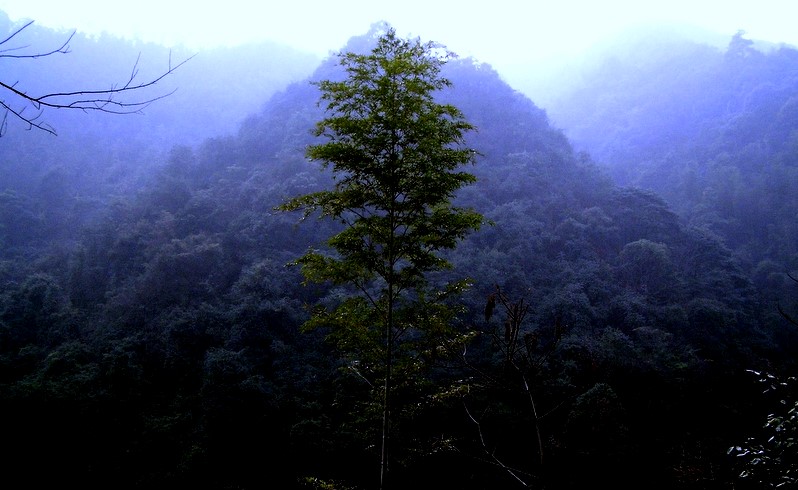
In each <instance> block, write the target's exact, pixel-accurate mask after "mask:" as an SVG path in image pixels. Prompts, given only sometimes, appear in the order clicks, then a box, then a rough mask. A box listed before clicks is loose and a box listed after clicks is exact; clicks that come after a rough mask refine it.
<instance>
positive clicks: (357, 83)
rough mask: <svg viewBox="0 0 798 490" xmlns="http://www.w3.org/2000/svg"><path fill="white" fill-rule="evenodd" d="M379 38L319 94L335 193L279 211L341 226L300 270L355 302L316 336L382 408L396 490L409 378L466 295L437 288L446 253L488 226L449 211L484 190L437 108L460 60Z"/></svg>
mask: <svg viewBox="0 0 798 490" xmlns="http://www.w3.org/2000/svg"><path fill="white" fill-rule="evenodd" d="M378 27H380V28H383V30H382V31H380V32H378V34H379V37H378V38H377V39H376V45H375V47H374V48H373V49H372V50H371V51H370V52H368V53H366V54H358V53H355V52H346V53H342V54H341V55H340V60H339V61H340V65H341V66H342V67H343V68H344V70H345V73H346V76H345V77H344V78H343V79H341V80H337V81H335V80H325V81H321V82H318V83H317V85H318V87H319V89H320V91H321V102H323V103H326V105H327V107H326V109H327V113H326V114H327V117H325V118H324V119H323V120H321V121H320V122H319V123H318V124H317V127H316V130H315V134H316V136H321V137H324V138H326V139H327V141H326V142H325V143H321V144H318V145H312V146H310V147H309V148H308V150H307V155H308V157H309V158H311V159H312V160H316V161H319V162H321V163H322V166H323V168H325V169H331V170H332V173H333V176H334V179H335V185H334V188H333V189H331V190H324V191H320V192H314V193H311V194H307V195H303V196H299V197H295V198H293V199H290V200H288V201H287V202H285V203H284V204H283V205H282V206H280V209H282V210H300V209H301V210H304V213H305V216H308V215H310V214H313V213H315V212H318V213H319V214H320V215H321V217H326V218H331V219H333V220H336V221H338V222H340V223H341V224H342V225H343V226H342V229H341V231H340V232H339V233H337V234H335V235H334V236H332V237H331V238H330V239H329V240H328V241H327V245H328V246H329V249H328V250H326V251H321V250H309V251H308V252H307V253H306V254H305V255H303V256H302V257H300V258H299V259H298V260H297V261H296V264H298V265H301V267H302V272H303V274H304V276H305V278H306V279H307V280H308V281H313V282H327V281H329V282H331V283H333V284H337V285H344V284H347V285H350V286H353V287H354V288H355V289H356V291H357V292H356V293H355V294H353V295H351V296H348V297H347V298H346V299H344V300H343V301H341V302H340V304H338V305H337V306H336V307H334V308H333V309H332V310H329V309H326V308H323V307H321V308H318V309H316V310H315V312H314V315H313V317H312V318H311V319H310V320H309V321H308V323H307V326H308V327H314V326H321V327H325V328H329V329H330V330H329V331H330V338H331V339H332V340H333V342H335V344H336V345H337V346H338V347H339V348H340V349H341V351H342V352H343V353H344V354H346V355H347V357H348V359H349V361H350V362H351V363H350V365H349V367H350V368H351V369H352V370H356V372H357V373H358V374H359V375H361V376H362V377H363V378H364V379H368V380H369V386H371V392H372V393H371V394H372V395H378V396H379V398H380V402H379V406H380V411H381V418H382V429H381V438H382V441H381V448H382V449H381V456H380V459H381V466H380V468H381V469H380V481H381V488H386V487H387V486H388V478H387V476H388V468H389V465H388V461H389V459H388V447H389V440H390V438H389V435H390V434H391V425H392V423H393V421H394V418H395V414H394V413H393V411H394V409H395V406H394V405H395V403H396V400H397V399H398V396H397V393H396V391H397V390H398V389H399V387H401V388H402V391H403V396H404V397H407V396H411V395H410V393H412V392H413V391H414V389H415V388H408V387H409V386H411V385H413V381H414V380H413V379H409V378H412V376H413V375H417V374H418V373H419V371H420V369H422V365H423V364H425V360H429V359H430V358H432V357H434V355H433V354H431V353H434V352H436V349H435V348H434V345H435V344H436V343H437V344H438V345H439V343H440V342H441V341H443V340H444V339H445V338H451V337H448V336H449V335H450V334H451V333H452V332H451V321H452V319H453V316H454V311H453V309H451V308H449V307H447V306H446V305H445V297H446V296H447V295H448V293H451V292H456V291H458V290H459V289H461V288H462V287H463V286H464V283H462V282H460V283H456V284H454V285H449V286H446V287H444V288H443V289H436V288H434V287H433V286H432V285H431V281H429V278H428V275H429V273H431V272H435V271H440V270H443V269H446V268H448V267H449V266H450V264H449V263H448V262H447V261H446V260H445V259H444V258H443V257H442V256H441V255H440V253H441V252H442V251H444V250H446V249H452V248H454V247H455V246H456V244H457V242H458V241H459V240H461V239H462V238H464V237H465V236H466V235H467V234H468V233H469V232H470V231H473V230H476V229H478V228H479V226H480V225H481V223H482V216H481V215H480V214H478V213H476V212H475V211H473V210H471V209H464V208H458V207H455V206H453V205H452V202H451V201H452V199H453V198H454V195H455V192H456V191H457V190H458V189H460V188H461V187H463V186H466V185H468V184H471V183H472V182H474V181H475V177H474V176H473V175H471V174H469V173H467V172H464V171H461V170H459V168H460V167H461V166H463V165H465V164H468V163H473V161H474V158H475V155H476V152H475V151H474V150H472V149H470V148H467V147H465V146H464V135H465V133H466V132H468V131H471V130H473V129H474V128H473V126H472V125H471V124H469V123H468V122H467V121H466V120H465V119H464V117H463V115H462V113H461V111H460V110H459V109H457V108H456V107H454V106H452V105H446V104H440V103H438V102H436V100H435V98H434V95H435V93H436V92H437V91H440V90H442V89H444V88H446V87H449V86H450V81H449V80H448V79H446V78H444V77H442V76H441V74H440V71H441V67H442V66H443V65H444V64H445V63H446V62H447V61H448V59H450V58H451V57H452V56H453V54H452V53H449V52H447V51H446V50H444V49H443V48H442V47H441V46H439V45H437V44H435V43H422V42H420V41H419V40H418V39H415V40H405V39H401V38H399V37H397V36H396V34H395V31H394V30H393V29H392V28H385V26H378ZM375 37H376V35H375ZM372 378H373V380H374V383H371V379H372Z"/></svg>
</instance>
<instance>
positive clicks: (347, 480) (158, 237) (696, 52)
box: [0, 20, 798, 489]
mask: <svg viewBox="0 0 798 490" xmlns="http://www.w3.org/2000/svg"><path fill="white" fill-rule="evenodd" d="M8 24H9V23H8V22H7V20H6V22H5V23H3V22H0V27H3V28H4V29H10V28H11V27H10V26H9V25H8ZM378 27H379V26H375V28H374V30H372V31H370V32H368V33H366V34H364V35H362V36H355V37H353V38H352V39H351V40H350V41H349V43H348V44H347V46H345V47H344V49H343V51H344V52H355V53H362V52H367V51H368V50H369V49H370V48H371V47H372V46H373V43H374V42H375V40H376V36H377V34H378V33H379V32H381V31H380V30H379V29H378ZM34 32H35V33H36V35H37V36H40V37H37V38H36V39H34V41H35V42H39V41H38V40H39V39H42V40H49V39H52V38H57V37H58V36H59V33H53V32H49V31H46V30H37V31H34ZM441 41H443V40H441ZM139 51H141V52H142V54H143V55H142V60H143V61H144V63H145V64H146V63H147V62H148V61H149V60H153V59H155V60H158V59H163V58H162V56H165V54H164V53H166V52H165V51H163V50H161V49H160V48H157V47H155V46H139V45H130V44H129V43H126V42H122V41H119V40H117V39H113V38H110V37H103V38H100V39H94V40H91V39H81V38H76V41H75V43H74V46H73V49H72V53H70V54H69V55H68V56H69V59H68V60H60V61H59V63H54V64H52V65H46V66H45V67H39V66H37V67H36V69H37V70H38V69H46V70H50V73H52V74H53V77H52V79H55V80H64V81H66V82H70V83H71V81H73V80H74V81H75V83H78V84H80V83H82V82H83V81H84V80H86V79H88V80H94V79H96V78H97V77H102V76H103V74H104V73H105V71H104V70H105V69H108V70H109V72H115V70H116V68H119V69H120V70H123V71H124V69H127V68H129V67H128V66H127V64H128V63H129V59H131V60H135V58H136V53H137V52H139ZM108 53H115V54H116V55H115V56H111V55H109V54H108ZM124 53H131V56H130V58H129V59H128V57H127V56H124V55H123V54H124ZM166 55H168V53H166ZM204 60H206V61H204ZM239 61H242V62H244V63H243V64H242V65H238V62H239ZM206 63H207V64H206ZM796 63H798V52H797V51H795V50H794V49H792V48H789V47H780V48H778V49H776V50H771V51H767V52H763V51H759V50H757V49H755V47H754V46H752V45H751V43H750V42H749V41H748V40H747V39H746V38H745V37H744V35H742V34H740V35H738V36H735V37H733V38H732V39H730V40H728V46H727V47H726V48H724V49H719V48H717V47H712V46H704V45H699V44H689V43H688V44H679V45H678V47H670V48H668V49H665V50H663V51H662V53H661V56H658V57H654V58H650V59H646V60H645V62H642V61H641V60H637V59H632V60H622V61H617V60H616V61H611V60H608V61H607V62H606V63H604V64H600V65H599V68H598V69H597V71H595V72H592V73H590V74H589V76H586V77H585V78H584V79H585V80H590V82H589V83H587V84H585V85H584V86H583V87H579V88H578V89H575V90H574V91H573V92H571V93H568V94H564V95H563V96H562V98H561V99H559V100H558V102H557V103H556V105H552V108H551V109H549V108H542V107H539V106H538V105H536V104H535V102H534V101H532V100H530V99H529V98H528V97H526V96H524V95H523V94H521V93H520V92H518V91H517V90H515V89H514V88H513V87H511V86H509V85H508V84H507V83H505V82H504V81H503V79H502V77H501V76H500V75H499V74H498V73H497V72H496V71H495V70H494V69H493V68H492V67H491V66H490V65H489V64H487V63H484V62H481V61H478V60H474V59H470V58H464V59H452V60H449V61H448V62H447V63H445V65H443V66H442V72H441V73H442V75H443V76H444V77H446V78H447V79H449V80H451V82H452V85H451V87H448V88H446V89H445V90H442V91H440V93H439V94H437V95H436V101H437V102H439V103H441V104H448V105H451V106H452V107H456V108H457V109H458V110H459V111H462V115H463V117H464V118H465V120H467V121H468V123H469V124H471V125H473V127H474V128H475V131H473V132H469V133H468V134H467V135H466V136H465V141H464V143H465V145H466V147H468V148H473V149H475V150H476V153H475V161H474V166H473V167H471V168H469V169H468V170H469V172H470V173H472V174H473V175H474V177H475V178H476V180H475V182H474V183H473V185H469V186H466V187H462V188H460V189H459V190H458V191H457V192H456V194H455V195H454V197H453V199H452V203H453V204H454V205H456V206H461V207H462V208H467V209H473V210H475V211H477V212H478V213H481V214H482V215H483V216H484V217H485V218H486V219H487V220H489V222H490V225H487V226H483V227H481V228H480V229H479V230H478V231H476V232H474V233H472V234H469V235H468V236H466V237H463V239H462V240H461V241H459V242H458V244H457V246H456V247H455V248H450V249H446V250H444V251H443V254H442V256H443V258H444V259H445V260H446V261H447V262H448V263H450V264H451V265H452V267H451V269H443V270H435V271H430V273H429V274H428V275H427V276H425V280H426V281H428V283H429V284H431V285H433V286H441V285H445V284H449V283H450V282H451V281H453V280H455V279H457V278H461V277H463V276H466V277H468V282H469V287H467V288H464V289H462V291H460V293H461V294H459V295H457V296H456V300H452V301H449V299H448V298H447V299H443V297H442V299H441V300H440V301H441V304H444V302H445V304H446V306H447V309H446V311H447V312H449V313H451V315H450V316H447V317H446V321H447V326H448V327H450V328H451V329H452V330H453V332H454V333H456V339H457V340H456V341H453V342H452V343H445V342H441V343H440V344H439V345H437V346H434V348H432V347H430V348H429V349H428V350H425V351H424V352H423V353H421V352H419V353H418V355H419V362H421V361H422V360H423V362H424V363H428V365H429V366H430V369H429V370H428V371H427V373H426V375H425V377H424V378H423V383H421V382H420V381H419V379H413V380H409V379H408V382H407V383H404V384H401V385H399V386H398V387H397V397H399V399H398V400H397V402H398V403H401V402H402V400H405V401H407V400H413V401H414V404H413V405H412V407H413V409H412V410H406V411H404V412H403V413H402V416H401V417H400V418H397V420H396V421H395V422H394V424H393V433H394V434H395V435H394V438H395V447H397V448H402V449H401V450H398V449H397V452H396V454H395V457H396V460H395V461H394V462H393V467H392V473H393V475H394V478H395V479H396V488H404V487H407V486H410V485H411V484H412V485H415V486H423V487H429V488H473V489H481V488H515V487H518V488H524V487H534V488H547V489H571V488H585V487H586V486H587V485H591V486H594V485H608V486H611V487H613V488H653V489H657V488H661V489H696V488H707V489H708V488H717V489H720V488H771V487H770V486H769V485H770V484H774V483H775V482H779V481H784V480H780V479H782V478H783V477H784V475H788V476H789V470H793V471H794V469H795V462H794V461H795V460H794V459H790V457H791V455H794V453H790V451H791V450H792V451H794V449H790V447H791V446H789V445H788V444H785V445H773V446H772V447H769V448H768V449H769V452H768V453H767V454H768V455H769V456H772V458H770V459H769V460H768V465H767V468H766V471H762V472H759V471H753V472H750V471H749V474H751V475H753V476H749V477H748V478H740V477H739V475H740V473H741V472H742V471H743V470H744V469H746V468H745V467H744V464H745V462H746V461H747V459H746V457H745V456H737V454H736V453H735V454H729V453H728V450H729V448H730V447H740V448H741V451H740V453H741V454H744V453H745V452H744V451H742V448H743V447H749V446H746V444H749V445H750V447H756V445H757V444H759V442H760V441H768V440H771V439H769V437H768V436H769V433H768V432H767V429H766V428H764V425H765V422H766V417H767V416H768V414H776V415H778V414H780V413H781V412H777V411H778V410H781V409H780V408H778V407H780V406H782V405H783V404H780V403H779V402H780V401H784V403H785V404H786V405H787V407H788V408H789V407H790V406H791V405H790V404H791V403H794V401H795V399H796V398H795V397H794V396H793V395H794V394H790V393H789V389H790V387H791V386H792V385H790V384H789V383H787V384H785V385H783V386H782V385H779V386H782V389H780V390H775V391H770V390H768V391H767V393H765V394H763V393H762V391H763V390H762V388H761V386H760V385H759V383H758V376H757V375H756V374H757V373H759V374H762V373H767V374H769V375H772V376H774V378H772V379H782V378H784V379H786V378H788V377H789V376H794V374H795V372H796V366H795V359H796V347H798V343H796V342H797V341H798V336H796V326H795V325H794V324H793V323H791V322H790V321H789V319H788V318H785V315H784V314H782V313H786V314H787V315H790V314H792V315H793V316H792V317H791V318H795V315H796V314H798V290H797V288H798V283H796V281H795V280H794V279H793V278H795V277H798V274H796V270H798V262H797V261H798V252H797V251H796V248H795V247H796V243H798V235H797V234H796V233H798V231H797V230H796V219H795V217H796V213H798V202H796V197H795V196H796V195H798V193H796V191H798V189H795V185H796V184H797V183H798V176H797V175H796V173H795V170H796V161H798V160H796V158H798V153H796V152H797V151H798V146H796V144H795V141H794V140H795V138H796V134H798V133H796V131H798V119H796V118H795V117H793V116H794V114H793V112H794V111H793V109H794V107H793V106H794V104H795V98H796V97H798V90H797V89H798V86H796V81H797V80H798V78H796V77H797V76H798V64H796ZM208 66H212V67H214V69H213V70H207V69H206V67H208ZM219 66H226V67H229V68H228V69H226V70H220V69H219ZM241 66H243V68H244V69H241V70H239V69H237V67H241ZM4 70H7V71H4V73H11V70H19V71H18V72H14V73H13V75H14V76H13V77H12V78H14V77H17V78H19V79H32V80H35V79H36V78H35V77H34V75H33V73H34V72H33V71H30V70H33V65H18V64H14V63H7V64H6V65H4ZM192 70H193V71H192ZM183 75H184V76H185V78H182V79H178V78H175V80H174V83H175V84H177V85H178V86H179V90H178V92H176V93H175V94H174V96H173V97H170V98H168V99H165V100H164V101H161V102H163V103H162V104H159V105H155V106H153V108H152V112H150V113H148V114H146V115H145V116H144V117H136V118H135V119H134V120H133V121H130V120H127V119H124V120H123V119H118V118H115V117H114V118H106V117H103V118H96V119H95V118H92V117H84V115H74V116H72V115H70V116H65V117H64V118H63V119H61V116H60V115H59V119H58V120H57V121H55V122H54V123H55V124H57V125H58V126H59V127H60V128H61V131H59V136H57V137H52V136H49V135H48V136H47V137H45V136H44V135H40V134H36V133H31V132H26V131H22V130H19V128H17V129H15V128H13V127H9V131H8V133H7V134H6V135H4V136H3V137H2V138H0V203H1V205H0V243H2V249H0V284H2V289H0V407H2V410H3V413H4V416H5V419H6V420H7V421H8V426H7V430H5V431H4V446H3V455H2V456H3V461H4V463H5V465H4V467H5V468H6V469H7V471H6V473H5V475H4V476H5V478H7V479H8V481H24V482H26V485H27V486H31V487H39V486H45V485H49V484H55V483H58V484H65V483H72V484H77V485H80V486H81V487H82V488H107V487H108V486H112V487H115V488H131V489H132V488H176V487H184V488H209V489H210V488H214V489H218V488H258V487H269V488H340V489H344V488H373V487H374V482H375V481H376V479H377V477H378V472H379V452H380V451H379V443H378V441H379V434H378V432H379V431H378V430H377V429H375V428H378V427H379V426H380V424H379V423H375V420H377V419H379V416H380V414H379V413H377V411H375V410H374V409H373V408H374V407H373V404H368V403H365V402H364V400H368V398H369V397H368V396H367V394H368V392H369V391H370V389H371V387H370V386H369V383H368V378H369V377H368V376H363V373H364V372H366V371H365V370H367V369H370V367H369V366H368V365H365V364H357V365H356V364H353V363H352V359H351V358H348V357H346V356H344V355H342V353H341V350H340V349H338V348H336V347H337V346H336V345H334V344H332V343H330V342H329V336H328V335H326V334H327V333H329V332H328V331H327V330H325V329H324V328H321V329H314V330H310V331H303V330H302V329H300V326H301V325H303V324H305V323H306V321H307V320H308V319H309V318H310V313H311V311H310V310H309V309H308V308H307V306H308V305H318V304H322V305H328V306H331V307H332V306H334V305H336V304H338V303H340V302H341V301H342V299H345V298H346V297H347V295H348V294H350V292H349V291H348V290H346V289H345V288H342V287H340V286H338V285H335V284H329V283H319V284H307V285H306V284H303V281H302V277H301V275H300V274H299V271H298V270H296V269H295V268H291V267H286V264H288V263H290V262H292V261H294V260H296V259H297V257H300V256H302V254H304V253H305V252H306V251H307V250H308V248H309V247H312V246H316V245H318V244H319V243H323V242H324V241H325V240H326V239H327V238H329V237H330V236H334V235H335V234H336V233H338V232H339V231H340V230H341V228H340V226H339V223H337V222H334V221H333V222H331V221H327V220H315V219H311V218H308V219H309V220H312V226H297V224H298V223H297V216H293V215H290V214H287V213H282V212H278V211H276V207H278V206H279V205H280V204H282V203H284V202H285V201H286V199H288V198H290V197H293V196H301V195H308V194H311V193H314V192H318V191H321V190H323V189H327V188H329V187H330V186H331V184H333V183H334V182H335V181H334V175H333V174H332V173H331V172H329V170H328V171H323V170H320V169H319V168H318V166H317V165H316V164H315V163H313V162H310V161H308V159H307V158H306V149H307V148H308V147H309V146H310V145H314V144H317V143H318V140H317V139H316V138H315V137H314V134H313V132H312V130H313V128H314V127H315V125H316V124H317V123H318V122H319V121H320V120H322V119H323V118H324V117H325V112H324V110H323V108H322V107H320V106H319V104H318V101H319V96H320V92H319V89H318V85H316V84H314V83H312V82H319V81H322V80H340V79H341V78H342V76H343V74H342V70H341V66H340V65H339V64H338V59H337V58H336V57H330V58H327V59H324V60H316V59H314V58H313V57H310V56H306V55H303V54H302V53H296V52H291V51H288V50H285V49H282V48H278V47H275V46H252V47H249V48H245V49H230V50H220V51H218V52H216V51H214V52H211V53H207V55H206V56H205V57H203V56H197V57H196V58H194V59H192V61H191V63H190V64H188V65H186V66H185V71H184V72H183ZM29 77H34V78H29ZM228 77H229V78H228ZM241 91H243V92H244V93H245V94H246V97H245V98H244V99H236V98H232V99H227V98H226V97H227V96H228V95H230V94H232V93H234V92H239V93H240V92H241ZM549 112H550V113H551V114H552V118H555V117H556V121H557V123H556V125H554V124H552V122H551V121H550V119H549ZM125 117H127V116H125ZM559 128H562V129H559ZM486 305H489V306H490V307H489V308H488V309H486ZM441 311H442V310H441ZM444 354H446V355H444ZM359 369H362V370H364V371H362V372H359ZM766 379H769V378H766ZM410 381H413V382H410ZM773 384H774V385H777V384H778V383H775V382H774V383H773ZM785 386H786V388H785ZM403 390H404V391H403ZM784 390H787V391H786V392H785V391H784ZM420 395H423V396H420ZM772 420H773V419H771V421H772ZM781 420H782V421H789V420H790V418H789V416H785V417H784V419H781ZM781 427H785V428H789V427H791V426H790V425H789V424H787V425H782V426H781ZM791 430H794V429H791ZM793 433H794V432H793ZM749 438H753V439H751V440H750V441H749ZM777 442H778V441H777ZM574 468H579V471H575V470H574Z"/></svg>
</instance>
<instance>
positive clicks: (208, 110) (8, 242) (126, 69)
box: [0, 13, 318, 256]
mask: <svg viewBox="0 0 798 490" xmlns="http://www.w3.org/2000/svg"><path fill="white" fill-rule="evenodd" d="M19 27H21V25H12V24H11V23H10V22H9V20H8V17H7V16H5V14H3V13H0V32H6V33H9V34H10V33H11V32H13V31H14V30H16V29H18V28H19ZM69 35H70V33H69V32H56V31H52V30H50V29H45V28H39V27H38V26H37V25H36V24H33V25H31V26H29V27H27V28H26V29H24V30H23V31H22V32H21V33H19V34H18V35H17V36H15V37H14V38H13V39H12V40H10V41H9V45H8V46H5V47H6V48H8V49H11V48H24V49H20V50H19V51H18V52H19V53H28V54H32V53H43V52H47V51H49V50H52V49H55V48H57V47H58V46H60V45H61V44H63V43H64V42H65V41H66V40H67V39H68V38H69ZM191 56H193V58H191V60H190V61H189V62H187V63H186V64H184V65H182V66H181V67H180V68H179V69H177V70H176V71H175V72H174V73H172V74H170V75H169V76H167V77H166V78H164V79H163V80H161V81H160V82H159V83H157V84H156V85H155V86H154V87H151V88H148V89H146V90H142V91H141V92H137V95H136V98H135V99H134V100H148V99H149V98H157V97H161V96H166V97H164V98H161V99H159V100H157V101H155V102H154V103H152V104H150V105H148V106H147V107H145V108H143V109H142V113H141V114H125V115H118V114H105V113H101V112H89V113H84V112H82V111H68V110H46V111H44V113H43V114H42V117H41V121H44V122H46V123H48V124H50V125H51V126H52V127H53V128H54V129H55V131H56V132H57V133H58V136H53V135H50V134H47V133H45V132H43V131H37V130H30V131H29V130H27V129H28V128H27V127H26V126H25V125H24V124H23V123H22V122H21V121H18V120H16V119H15V118H14V117H9V118H8V127H7V128H5V131H4V134H3V136H2V138H0V192H2V193H4V195H5V196H6V198H7V199H8V200H9V202H11V201H13V202H14V203H15V204H13V206H18V207H20V206H21V209H19V211H18V212H14V213H11V214H6V215H4V216H5V217H4V218H3V221H2V224H1V225H0V230H2V231H0V244H2V250H3V252H2V254H3V255H4V256H8V255H13V254H15V253H26V250H25V249H26V247H28V246H34V245H35V247H46V246H48V244H55V242H60V243H59V245H63V244H65V243H66V242H70V241H71V240H74V238H75V234H76V233H77V232H78V231H79V230H80V228H81V227H82V226H83V225H85V224H87V223H90V222H92V219H93V217H96V216H97V215H98V213H100V212H102V211H103V210H104V209H105V206H107V205H108V203H109V202H110V201H111V200H113V199H114V198H116V197H117V196H129V195H132V194H134V193H135V192H137V191H138V189H139V188H140V187H141V186H143V185H146V183H147V182H149V179H150V178H151V177H152V172H153V171H154V169H156V168H159V167H161V166H163V165H164V163H165V162H166V160H167V158H168V154H169V151H170V149H171V148H172V147H173V146H175V145H197V144H200V143H201V142H202V141H203V140H204V139H206V138H209V137H215V136H222V135H225V134H231V133H234V132H235V131H236V129H237V127H238V126H239V125H240V124H241V122H242V121H243V120H244V119H245V117H246V116H247V115H249V114H251V113H253V112H256V111H258V110H259V109H260V107H261V106H262V105H263V104H264V103H265V102H266V101H267V100H268V98H269V96H270V95H271V94H273V93H274V92H276V91H277V90H279V89H282V88H284V87H285V86H286V85H287V84H289V83H291V82H292V81H295V80H297V79H300V78H304V77H306V76H307V74H308V73H310V72H311V71H312V70H313V69H314V68H315V66H316V64H317V63H318V59H317V58H316V57H315V56H312V55H309V54H306V53H301V52H297V51H295V50H293V49H289V48H286V47H284V46H279V45H271V44H261V45H247V46H241V47H239V48H236V49H235V50H233V49H228V48H218V49H212V50H206V51H202V52H197V53H194V52H190V51H188V50H187V49H185V48H183V47H177V48H175V49H174V50H171V51H170V50H169V49H168V48H166V47H163V46H158V45H154V44H145V43H141V42H133V41H126V40H123V39H118V38H114V37H111V36H107V35H103V36H101V37H98V38H88V37H86V36H83V35H81V34H76V35H75V36H74V37H73V38H72V39H71V40H70V42H69V52H68V53H67V54H53V55H51V56H46V57H41V58H35V59H15V58H3V60H2V66H3V80H4V81H6V82H8V83H14V82H17V83H18V87H19V88H21V89H23V90H26V91H27V92H28V93H30V94H32V95H40V94H44V93H48V92H63V91H72V90H86V89H107V88H110V87H112V86H119V85H120V84H122V83H124V82H126V81H127V79H128V77H130V76H131V74H132V73H133V72H134V71H137V73H136V75H135V78H134V83H143V82H146V81H149V80H152V79H154V78H157V77H158V76H160V75H162V74H163V73H164V72H165V71H166V70H168V68H169V66H170V63H171V66H175V65H176V64H177V63H179V62H181V61H184V60H186V59H187V58H189V57H191ZM7 100H8V102H10V103H12V104H13V103H14V102H12V101H11V99H7ZM14 107H15V108H16V109H19V107H16V106H14ZM31 109H32V107H28V108H26V112H25V114H31V112H30V111H31ZM9 205H11V204H9ZM15 215H17V216H19V215H30V216H35V220H34V225H33V226H31V224H30V223H27V224H26V223H24V222H22V220H20V219H18V218H17V219H13V216H15ZM23 237H28V238H26V239H23ZM45 239H49V241H48V240H45Z"/></svg>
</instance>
